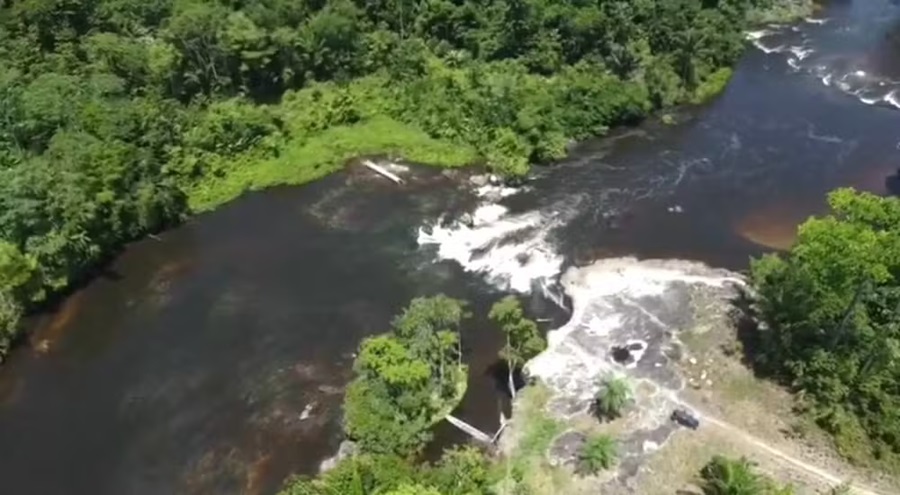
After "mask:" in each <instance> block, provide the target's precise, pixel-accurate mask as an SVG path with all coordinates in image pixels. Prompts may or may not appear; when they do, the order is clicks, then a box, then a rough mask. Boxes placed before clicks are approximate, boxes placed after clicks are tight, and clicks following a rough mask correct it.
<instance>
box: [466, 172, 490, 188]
mask: <svg viewBox="0 0 900 495" xmlns="http://www.w3.org/2000/svg"><path fill="white" fill-rule="evenodd" d="M469 182H470V183H471V184H472V185H473V186H475V187H484V186H486V185H487V183H488V176H486V175H473V176H471V177H469Z"/></svg>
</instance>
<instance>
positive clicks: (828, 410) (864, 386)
mask: <svg viewBox="0 0 900 495" xmlns="http://www.w3.org/2000/svg"><path fill="white" fill-rule="evenodd" d="M829 203H830V205H831V208H832V211H833V212H832V214H831V215H828V216H825V217H822V218H814V219H811V220H809V221H807V222H806V223H805V224H803V225H802V226H801V227H800V231H799V236H798V239H797V241H796V243H795V245H794V246H793V248H792V249H791V251H790V252H789V253H788V254H786V255H784V256H777V255H769V256H765V257H763V258H761V259H758V260H755V261H754V262H753V264H752V279H753V283H754V286H755V288H756V290H757V291H758V294H759V301H758V305H759V311H760V312H761V314H762V316H763V317H764V318H765V319H766V320H767V322H768V324H769V326H770V328H769V329H768V330H766V331H763V332H760V334H759V339H760V342H759V345H758V346H757V347H758V351H757V354H756V355H755V356H754V359H755V362H756V363H757V364H758V365H759V366H760V367H762V369H764V370H767V371H769V372H771V373H774V374H776V375H777V376H781V377H783V378H784V379H786V380H788V381H789V382H790V384H791V385H792V386H793V387H795V388H796V389H797V390H799V391H802V392H803V394H804V397H806V398H807V401H806V403H807V406H808V407H809V409H810V412H811V413H812V414H813V416H814V417H815V418H816V419H817V421H818V422H819V424H821V425H822V426H823V427H824V428H826V429H827V430H828V431H830V432H832V433H833V434H834V435H835V439H836V441H837V444H838V447H839V448H840V449H841V450H842V452H843V453H844V454H846V455H848V456H851V457H852V458H855V459H857V460H867V459H871V458H873V457H874V458H875V459H881V460H883V461H891V460H893V461H896V459H897V455H898V453H900V386H898V384H900V312H898V309H900V285H898V278H897V277H898V275H900V201H898V200H896V199H888V198H880V197H877V196H874V195H871V194H867V193H857V192H855V191H853V190H851V189H841V190H838V191H835V192H833V193H832V194H831V195H830V196H829Z"/></svg>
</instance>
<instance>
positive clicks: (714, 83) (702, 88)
mask: <svg viewBox="0 0 900 495" xmlns="http://www.w3.org/2000/svg"><path fill="white" fill-rule="evenodd" d="M732 74H733V71H732V70H731V69H730V68H728V67H723V68H721V69H719V70H717V71H715V72H713V73H712V74H710V75H709V77H707V78H706V80H705V81H703V82H702V83H700V85H699V86H697V89H696V90H694V96H693V97H692V98H691V102H692V103H695V104H700V103H705V102H707V101H710V100H712V99H713V98H715V97H716V96H718V95H719V94H721V93H722V91H725V87H726V86H728V81H730V80H731V75H732Z"/></svg>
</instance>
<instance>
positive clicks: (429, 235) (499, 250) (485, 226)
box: [418, 185, 568, 305]
mask: <svg viewBox="0 0 900 495" xmlns="http://www.w3.org/2000/svg"><path fill="white" fill-rule="evenodd" d="M516 192H518V190H516V189H514V188H508V187H499V186H491V185H487V186H482V187H479V188H478V189H476V193H477V194H478V195H479V196H481V197H483V198H486V199H487V201H485V202H484V203H482V204H481V205H480V206H478V208H476V209H475V211H473V212H472V213H471V215H470V216H469V218H466V219H461V220H459V221H456V222H453V223H452V224H450V225H444V224H445V219H443V218H441V219H439V220H438V221H437V222H435V224H434V225H431V226H429V227H426V228H420V229H419V235H418V243H419V245H420V246H428V245H430V246H434V247H436V248H437V257H438V258H439V259H442V260H450V261H455V262H457V263H459V265H460V266H462V267H463V269H465V270H466V271H468V272H473V273H478V274H480V275H482V276H484V277H485V279H486V280H487V281H488V282H489V283H491V284H493V285H494V286H496V287H498V288H500V289H503V290H511V291H515V292H519V293H523V294H526V293H530V292H531V291H532V290H533V289H534V288H535V287H537V288H538V290H541V291H542V292H543V293H545V294H547V295H548V297H549V296H556V297H555V298H552V299H553V300H554V301H555V302H556V303H557V304H560V305H561V303H562V301H561V299H560V298H559V296H558V295H556V294H553V293H552V292H553V291H552V290H551V289H550V288H551V287H552V286H553V285H554V282H555V280H556V278H557V277H558V275H559V273H560V270H561V268H562V263H563V257H562V256H561V255H560V254H559V253H558V252H557V251H556V249H555V247H554V246H553V245H552V244H551V243H550V241H549V240H548V238H549V235H550V230H551V229H553V228H555V227H557V226H559V225H560V224H562V223H563V222H565V221H566V220H567V219H568V216H567V215H563V214H562V213H561V212H558V211H547V212H541V211H530V212H525V213H519V214H511V213H509V210H508V209H507V208H506V207H505V206H503V205H500V204H497V203H496V202H495V201H497V200H499V199H500V198H503V197H507V196H510V195H513V194H515V193H516ZM557 299H560V300H557Z"/></svg>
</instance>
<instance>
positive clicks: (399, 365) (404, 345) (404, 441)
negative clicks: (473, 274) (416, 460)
mask: <svg viewBox="0 0 900 495" xmlns="http://www.w3.org/2000/svg"><path fill="white" fill-rule="evenodd" d="M465 316H466V313H465V311H464V307H463V303H462V302H461V301H457V300H455V299H451V298H449V297H446V296H443V295H439V296H435V297H431V298H417V299H414V300H413V301H412V302H411V303H410V305H409V307H407V308H406V310H404V312H403V313H402V314H401V315H400V316H398V317H397V318H396V319H395V320H394V322H393V325H392V330H391V332H389V333H387V334H383V335H378V336H375V337H370V338H367V339H366V340H364V341H363V342H362V344H361V345H360V350H359V354H358V355H357V357H356V360H355V362H354V364H353V370H354V372H355V374H356V378H355V379H354V380H353V382H352V383H351V384H350V386H349V387H348V388H347V393H346V397H345V399H344V430H345V432H346V433H347V435H348V436H349V437H350V438H351V439H353V440H355V441H356V442H357V443H358V445H359V447H360V449H361V450H362V451H363V452H367V453H379V454H397V455H401V456H406V455H410V454H413V453H415V452H417V451H418V450H419V449H421V447H422V446H424V445H425V443H426V442H427V441H428V439H429V438H430V436H431V433H430V432H429V428H430V427H431V426H432V424H433V423H434V422H435V421H436V420H440V419H443V416H445V415H446V414H448V413H449V412H450V409H452V408H453V407H454V406H455V405H456V404H457V403H458V402H459V400H460V399H461V398H462V392H463V391H464V390H465V388H464V387H465V383H466V376H467V367H466V366H465V365H464V364H462V361H461V359H462V356H461V350H460V339H459V325H460V322H461V321H462V319H463V318H464V317H465Z"/></svg>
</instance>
